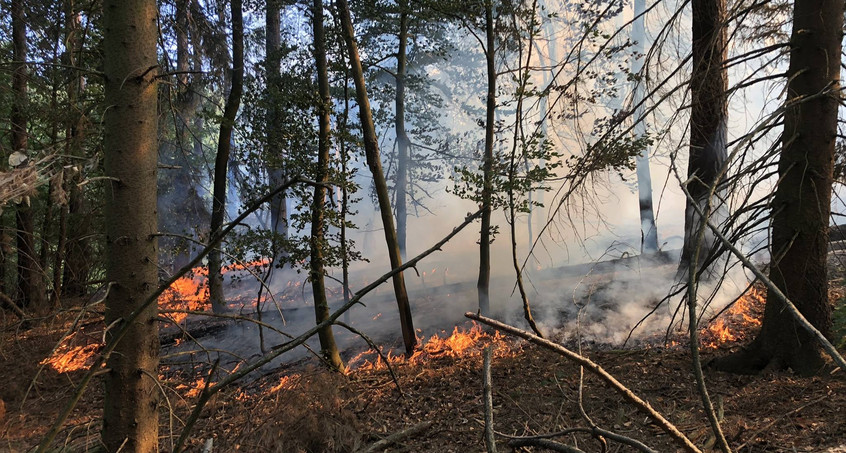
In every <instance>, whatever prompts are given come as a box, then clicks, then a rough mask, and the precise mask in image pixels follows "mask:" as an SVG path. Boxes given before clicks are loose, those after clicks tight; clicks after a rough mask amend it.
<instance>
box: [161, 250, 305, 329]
mask: <svg viewBox="0 0 846 453" xmlns="http://www.w3.org/2000/svg"><path fill="white" fill-rule="evenodd" d="M268 264H270V261H269V260H268V259H266V258H265V259H260V260H256V261H250V262H245V263H234V264H230V265H228V266H224V267H223V269H221V271H222V272H223V273H224V274H226V273H228V272H233V271H242V270H246V269H256V268H260V267H262V266H267V265H268ZM207 277H208V268H205V267H195V268H194V269H192V270H191V272H190V273H189V274H188V275H185V276H183V277H181V278H180V279H178V280H176V281H175V282H173V284H172V285H170V288H168V289H167V290H165V292H164V293H163V294H162V295H161V296H160V297H159V308H160V309H162V310H190V311H203V310H205V309H206V308H207V306H208V301H209V290H208V278H207ZM288 284H289V285H290V284H291V282H288ZM294 285H295V286H297V283H294ZM253 302H255V301H253ZM166 316H168V317H170V318H171V319H172V320H173V321H174V322H176V323H180V322H182V321H183V320H184V319H185V318H187V317H188V314H187V313H166Z"/></svg>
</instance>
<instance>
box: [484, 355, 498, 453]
mask: <svg viewBox="0 0 846 453" xmlns="http://www.w3.org/2000/svg"><path fill="white" fill-rule="evenodd" d="M482 370H483V371H482V374H483V376H484V377H483V386H484V392H485V449H486V450H487V451H488V453H496V440H495V439H494V427H493V382H492V379H491V347H490V346H486V347H485V349H484V351H483V359H482Z"/></svg>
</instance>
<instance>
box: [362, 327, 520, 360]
mask: <svg viewBox="0 0 846 453" xmlns="http://www.w3.org/2000/svg"><path fill="white" fill-rule="evenodd" d="M443 335H446V332H444V334H443ZM504 338H505V336H504V335H503V334H501V333H499V332H493V333H488V332H485V331H484V330H483V329H482V326H481V325H479V324H478V323H476V322H473V323H472V324H471V326H470V328H469V329H466V328H462V327H458V326H456V327H455V328H454V329H453V330H452V333H451V334H450V335H448V336H441V335H438V334H434V335H432V336H431V337H429V339H428V340H425V341H421V343H422V346H421V347H420V349H418V350H416V351H415V352H414V354H412V355H411V357H408V358H406V357H405V356H404V355H393V352H392V351H388V353H387V354H385V358H386V359H387V362H388V363H390V364H392V365H394V364H400V363H423V362H424V361H425V360H427V359H432V358H438V357H460V356H471V355H479V354H481V349H482V348H483V347H484V346H485V345H487V344H492V345H494V346H495V350H494V351H495V352H496V353H498V354H504V353H506V352H508V351H509V350H510V346H509V345H508V344H507V343H506V342H505V341H503V340H504ZM349 364H350V368H358V369H384V368H385V367H386V364H385V362H384V360H383V359H382V357H381V356H379V355H378V354H376V353H375V352H374V351H372V350H368V351H365V352H362V353H360V354H358V355H357V356H355V357H353V358H352V359H351V360H350V361H349Z"/></svg>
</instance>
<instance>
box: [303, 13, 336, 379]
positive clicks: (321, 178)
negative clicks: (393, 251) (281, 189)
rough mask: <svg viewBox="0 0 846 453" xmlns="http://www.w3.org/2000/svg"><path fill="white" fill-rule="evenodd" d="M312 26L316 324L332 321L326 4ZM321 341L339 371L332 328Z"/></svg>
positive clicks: (322, 332) (323, 331)
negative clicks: (327, 260)
mask: <svg viewBox="0 0 846 453" xmlns="http://www.w3.org/2000/svg"><path fill="white" fill-rule="evenodd" d="M312 12H313V16H312V26H313V29H314V61H315V63H316V66H317V85H318V88H317V89H318V94H319V95H320V106H319V107H318V127H319V131H318V145H317V149H318V151H317V152H318V154H317V182H318V184H316V185H315V186H314V201H313V203H312V206H311V263H310V270H311V288H312V291H313V293H314V315H315V319H316V320H317V323H318V324H320V323H321V322H323V321H325V320H327V319H329V301H328V300H327V299H326V285H325V282H324V275H325V273H326V269H325V268H324V259H323V248H324V246H325V244H326V222H325V219H324V215H323V212H324V210H325V207H326V186H325V185H324V184H326V183H328V181H329V146H330V142H329V133H330V127H331V117H330V109H331V102H332V97H331V94H330V93H329V69H328V68H327V64H326V34H325V33H324V30H323V0H314V3H313V5H312ZM317 336H318V338H319V339H320V355H321V356H323V359H324V360H325V361H326V363H327V364H328V365H329V366H331V367H332V368H335V369H337V370H339V371H341V370H343V369H344V363H343V361H341V356H340V354H339V353H338V346H337V345H336V344H335V335H334V334H333V333H332V326H331V325H327V326H325V327H323V328H322V329H320V330H318V331H317Z"/></svg>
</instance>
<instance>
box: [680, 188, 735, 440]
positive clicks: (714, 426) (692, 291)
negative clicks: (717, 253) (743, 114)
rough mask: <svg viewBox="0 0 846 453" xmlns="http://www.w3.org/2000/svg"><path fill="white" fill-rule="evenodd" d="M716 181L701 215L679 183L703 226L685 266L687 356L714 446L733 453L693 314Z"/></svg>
mask: <svg viewBox="0 0 846 453" xmlns="http://www.w3.org/2000/svg"><path fill="white" fill-rule="evenodd" d="M718 181H719V180H717V181H715V182H714V184H712V185H711V188H710V193H709V194H708V197H707V198H706V199H707V200H708V201H707V206H706V208H705V211H704V212H702V211H701V210H700V209H699V205H698V204H697V202H696V200H694V199H693V197H692V196H690V193H689V192H688V189H687V184H688V182H690V180H688V182H685V183H683V184H682V190H684V193H685V194H687V196H688V203H690V204H691V205H692V206H694V207H695V208H696V210H697V211H698V212H699V216H700V217H699V218H700V219H701V220H702V223H701V224H700V225H698V228H697V231H696V242H694V244H695V247H694V250H693V256H692V257H691V260H690V262H689V263H688V266H689V268H688V271H687V274H688V281H687V309H688V330H690V339H689V340H690V357H691V362H693V363H692V365H693V376H694V378H695V380H696V388H697V390H699V396H700V397H701V398H702V408H703V409H704V410H705V415H706V416H707V418H708V423H710V424H711V430H712V431H713V432H714V436H715V437H716V441H717V445H718V446H719V447H720V450H722V452H723V453H732V452H731V447H729V444H728V441H726V436H725V434H723V428H722V427H721V426H720V420H719V419H718V417H717V413H716V412H715V411H714V404H713V403H712V402H711V396H710V395H708V387H706V386H705V376H704V375H703V374H702V361H701V360H700V359H699V324H698V318H697V314H696V302H697V295H696V292H697V290H698V289H699V281H698V280H697V279H696V276H697V271H698V269H697V266H698V265H699V253H700V252H701V251H702V243H703V239H704V237H705V222H707V221H708V217H709V216H710V215H711V198H712V197H713V196H714V192H715V191H716V187H717V182H718Z"/></svg>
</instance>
